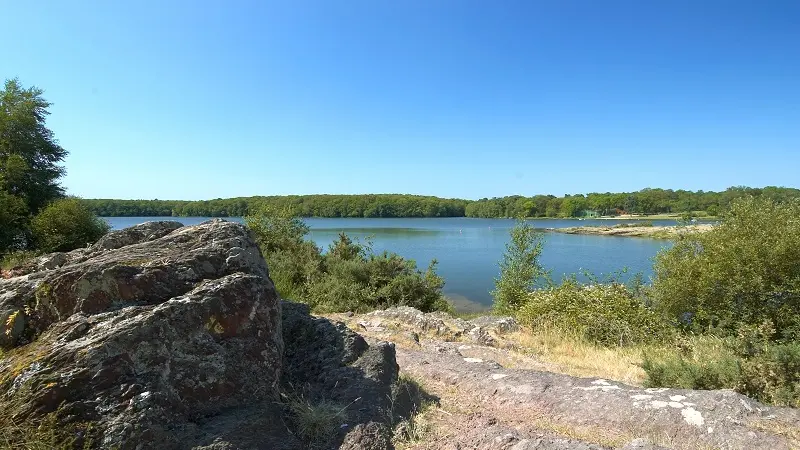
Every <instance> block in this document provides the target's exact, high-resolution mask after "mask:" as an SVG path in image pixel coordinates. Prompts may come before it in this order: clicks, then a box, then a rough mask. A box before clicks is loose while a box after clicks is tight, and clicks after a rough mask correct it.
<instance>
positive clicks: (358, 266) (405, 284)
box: [245, 209, 450, 312]
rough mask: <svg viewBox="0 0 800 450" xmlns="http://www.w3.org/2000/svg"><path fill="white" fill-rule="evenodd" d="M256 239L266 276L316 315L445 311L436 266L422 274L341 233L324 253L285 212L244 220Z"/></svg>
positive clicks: (302, 225)
mask: <svg viewBox="0 0 800 450" xmlns="http://www.w3.org/2000/svg"><path fill="white" fill-rule="evenodd" d="M245 223H246V224H247V225H248V226H249V227H250V229H251V230H252V231H253V233H254V234H255V236H256V240H257V242H258V243H259V246H260V247H261V249H262V251H263V252H264V258H265V259H266V261H267V264H268V266H269V270H270V277H271V278H272V280H273V282H274V283H275V286H276V288H277V289H278V292H279V293H280V294H281V296H282V297H284V298H291V299H293V300H296V301H302V302H305V303H308V304H309V305H310V306H311V307H312V308H313V309H314V310H315V311H317V312H344V311H354V312H365V311H370V310H374V309H381V308H388V307H390V306H398V305H407V306H412V307H415V308H418V309H420V310H422V311H425V312H429V311H436V310H449V309H450V306H449V304H448V303H447V302H446V301H445V299H444V296H443V295H442V287H443V286H444V280H443V279H442V278H441V277H439V276H438V275H437V274H436V261H432V262H431V265H430V266H429V267H428V269H427V270H426V271H425V272H422V271H420V270H417V265H416V263H415V262H414V261H412V260H407V259H404V258H402V257H401V256H399V255H396V254H394V253H389V252H384V253H381V254H374V253H373V252H372V249H371V247H370V245H369V244H361V243H357V242H353V241H352V240H351V239H350V238H349V237H348V236H347V235H345V234H344V233H342V234H340V235H339V239H338V240H337V241H336V242H334V243H333V244H331V246H330V248H329V249H328V252H327V253H325V254H323V253H322V251H321V250H320V249H319V248H318V247H317V246H316V245H314V243H312V242H309V241H306V240H305V236H306V234H307V233H308V231H309V229H308V227H307V226H306V225H305V223H303V221H302V220H300V219H298V218H296V217H294V216H293V214H292V212H291V211H290V210H282V211H275V210H270V209H262V210H260V211H258V212H257V213H256V214H254V215H252V216H247V217H245Z"/></svg>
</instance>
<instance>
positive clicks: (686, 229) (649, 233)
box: [545, 223, 714, 239]
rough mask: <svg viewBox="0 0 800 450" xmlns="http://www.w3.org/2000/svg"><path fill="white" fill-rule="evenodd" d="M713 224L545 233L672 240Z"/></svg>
mask: <svg viewBox="0 0 800 450" xmlns="http://www.w3.org/2000/svg"><path fill="white" fill-rule="evenodd" d="M713 227H714V225H713V224H710V223H703V224H695V225H671V226H653V225H652V224H649V225H646V224H641V225H640V224H618V225H613V226H610V227H606V226H585V227H566V228H547V229H546V230H545V231H550V232H557V233H566V234H593V235H599V236H625V237H648V238H653V239H672V238H674V237H676V236H679V235H681V234H683V233H702V232H706V231H709V230H711V229H712V228H713Z"/></svg>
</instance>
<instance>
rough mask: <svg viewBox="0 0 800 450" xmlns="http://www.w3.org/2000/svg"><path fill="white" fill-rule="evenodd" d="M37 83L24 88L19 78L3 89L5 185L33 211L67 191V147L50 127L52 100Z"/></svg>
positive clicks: (0, 142)
mask: <svg viewBox="0 0 800 450" xmlns="http://www.w3.org/2000/svg"><path fill="white" fill-rule="evenodd" d="M42 94H43V91H42V90H41V89H39V88H37V87H30V88H27V89H25V88H23V87H22V86H21V84H20V82H19V80H17V79H11V80H7V81H6V82H5V86H4V88H3V89H2V90H0V178H2V183H3V187H2V189H3V190H5V191H6V192H8V193H9V194H11V195H15V196H18V197H20V198H22V199H23V200H24V201H25V203H26V205H27V207H28V209H29V210H30V212H31V213H33V214H35V213H37V212H38V211H39V210H40V209H41V208H43V207H44V206H45V205H47V204H48V203H50V202H51V201H52V200H54V199H56V198H60V197H62V196H63V195H64V191H63V189H62V188H61V186H60V185H59V184H58V179H59V178H61V176H62V175H64V168H63V167H62V166H60V165H59V163H60V162H61V161H63V160H64V157H65V156H66V155H67V151H66V150H64V149H63V148H62V147H61V146H60V145H59V144H58V141H56V139H55V137H54V135H53V132H52V131H51V130H50V129H49V128H47V126H46V124H45V119H46V117H47V115H48V114H49V112H48V111H47V108H49V107H50V102H48V101H47V100H45V99H44V98H43V97H42Z"/></svg>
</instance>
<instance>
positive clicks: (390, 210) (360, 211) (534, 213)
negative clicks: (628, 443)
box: [83, 186, 800, 218]
mask: <svg viewBox="0 0 800 450" xmlns="http://www.w3.org/2000/svg"><path fill="white" fill-rule="evenodd" d="M747 196H753V197H763V198H767V199H770V200H774V201H778V202H783V201H786V200H788V199H792V198H800V189H794V188H785V187H774V186H768V187H764V188H750V187H743V186H737V187H730V188H728V189H726V190H725V191H722V192H712V191H686V190H671V189H642V190H640V191H636V192H621V193H611V192H606V193H590V194H575V195H564V196H562V197H556V196H554V195H535V196H533V197H524V196H520V195H512V196H506V197H495V198H483V199H480V200H463V199H447V198H439V197H431V196H420V195H403V194H368V195H286V196H264V197H260V196H259V197H237V198H228V199H222V198H218V199H214V200H201V201H185V200H114V199H85V200H83V201H84V202H85V204H86V205H87V206H88V207H89V209H90V210H91V211H92V212H94V213H95V214H96V215H98V216H104V217H122V216H129V217H133V216H143V217H150V216H176V217H181V216H182V217H187V216H202V217H240V216H245V215H247V214H249V213H251V212H252V211H255V210H257V209H260V208H262V207H268V208H271V209H277V210H288V211H291V212H292V214H294V215H297V216H300V217H482V218H501V217H587V216H614V215H620V214H646V215H649V214H679V213H692V214H693V215H696V216H710V217H714V216H717V215H718V214H719V213H720V212H721V211H722V210H724V209H726V208H727V207H728V205H729V204H730V203H731V202H732V201H733V200H735V199H737V198H742V197H747Z"/></svg>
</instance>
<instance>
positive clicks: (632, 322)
mask: <svg viewBox="0 0 800 450" xmlns="http://www.w3.org/2000/svg"><path fill="white" fill-rule="evenodd" d="M635 292H636V291H635V290H634V289H630V288H628V287H626V286H625V285H624V284H620V283H611V284H595V285H584V284H581V283H579V282H578V281H577V280H576V279H575V277H574V276H573V277H570V278H567V279H565V280H564V281H563V282H562V283H561V284H560V285H558V286H552V287H550V288H547V289H539V290H535V291H532V292H530V293H529V294H527V298H526V301H525V304H524V305H523V306H522V307H521V308H520V309H519V311H518V312H517V319H518V320H519V321H520V322H521V323H523V324H525V325H528V326H531V327H537V326H542V325H549V326H555V327H557V328H561V329H564V330H570V331H573V332H576V333H578V334H579V335H582V336H583V337H584V338H585V339H586V340H587V341H589V342H592V343H595V344H600V345H609V346H623V345H631V344H637V343H648V342H658V341H662V340H664V339H668V338H670V337H671V336H672V335H673V328H672V327H671V326H670V325H669V324H668V323H667V322H666V321H665V320H663V318H662V317H660V316H659V315H658V314H656V313H655V312H654V311H652V310H651V309H650V308H648V307H647V306H645V304H644V303H643V302H642V300H641V299H640V298H639V297H638V296H637V295H635Z"/></svg>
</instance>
